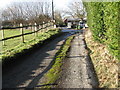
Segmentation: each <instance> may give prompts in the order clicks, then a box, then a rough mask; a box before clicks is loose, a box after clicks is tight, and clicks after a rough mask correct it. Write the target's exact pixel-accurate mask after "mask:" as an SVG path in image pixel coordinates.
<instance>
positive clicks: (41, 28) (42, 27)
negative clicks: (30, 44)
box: [0, 22, 54, 46]
mask: <svg viewBox="0 0 120 90" xmlns="http://www.w3.org/2000/svg"><path fill="white" fill-rule="evenodd" d="M53 26H54V24H53V23H52V22H48V23H45V22H43V23H42V24H37V23H34V25H31V24H29V25H28V26H23V24H22V23H20V27H12V28H5V27H3V28H1V30H0V31H1V33H2V39H1V40H0V41H1V42H2V45H3V46H4V45H5V41H6V40H9V39H13V38H17V37H21V42H22V43H24V39H25V38H24V36H25V35H29V34H34V36H37V35H38V32H46V31H48V29H49V28H50V27H52V28H53ZM25 28H31V29H32V32H28V33H24V30H25ZM10 29H19V30H20V34H19V35H15V36H11V37H7V38H5V30H10Z"/></svg>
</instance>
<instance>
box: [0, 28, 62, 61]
mask: <svg viewBox="0 0 120 90" xmlns="http://www.w3.org/2000/svg"><path fill="white" fill-rule="evenodd" d="M13 32H14V31H13V30H11V31H6V32H5V34H6V35H9V34H12V33H13ZM17 32H19V31H15V32H14V33H13V34H12V35H9V37H10V36H13V35H17ZM27 32H30V30H28V31H26V32H25V33H27ZM59 32H60V30H59V29H50V30H48V31H46V32H45V31H43V30H42V32H38V33H37V36H35V35H34V34H30V35H26V36H25V43H22V42H21V37H18V38H14V39H9V40H6V41H5V46H2V54H0V58H2V61H4V60H6V59H9V58H12V57H16V55H17V54H20V53H24V50H29V49H30V48H32V47H33V46H34V45H35V44H38V43H42V42H43V41H44V40H46V39H48V38H50V37H51V36H52V35H55V34H58V33H59Z"/></svg>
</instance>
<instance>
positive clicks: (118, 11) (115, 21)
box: [83, 2, 120, 59]
mask: <svg viewBox="0 0 120 90" xmlns="http://www.w3.org/2000/svg"><path fill="white" fill-rule="evenodd" d="M83 4H84V6H85V8H86V12H87V19H88V26H89V28H90V29H91V31H92V33H93V37H94V39H95V40H97V41H99V42H101V43H105V44H106V45H107V46H108V48H109V51H110V52H111V53H112V54H113V55H114V56H116V57H117V58H118V59H120V56H119V54H120V53H119V50H120V48H119V40H120V2H83Z"/></svg>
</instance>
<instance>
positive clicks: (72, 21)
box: [65, 18, 81, 28]
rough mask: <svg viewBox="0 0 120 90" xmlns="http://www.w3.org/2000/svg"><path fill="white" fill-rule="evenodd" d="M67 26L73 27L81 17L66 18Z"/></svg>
mask: <svg viewBox="0 0 120 90" xmlns="http://www.w3.org/2000/svg"><path fill="white" fill-rule="evenodd" d="M65 21H66V23H67V28H75V27H76V26H77V25H79V23H80V21H81V19H73V18H71V19H66V20H65Z"/></svg>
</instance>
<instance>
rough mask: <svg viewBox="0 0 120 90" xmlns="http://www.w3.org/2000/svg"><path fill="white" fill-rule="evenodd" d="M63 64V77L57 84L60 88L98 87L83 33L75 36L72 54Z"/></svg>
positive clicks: (70, 53) (69, 54)
mask: <svg viewBox="0 0 120 90" xmlns="http://www.w3.org/2000/svg"><path fill="white" fill-rule="evenodd" d="M63 63H64V65H63V67H62V77H61V78H60V79H59V80H58V82H57V83H58V87H59V88H93V87H98V81H97V78H96V76H95V72H94V69H93V65H92V63H91V61H90V58H89V55H88V53H87V50H86V45H85V41H84V35H83V34H82V33H81V34H77V35H76V36H75V38H74V40H73V42H72V43H71V49H70V52H69V53H68V56H67V58H66V59H65V60H64V62H63Z"/></svg>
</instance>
